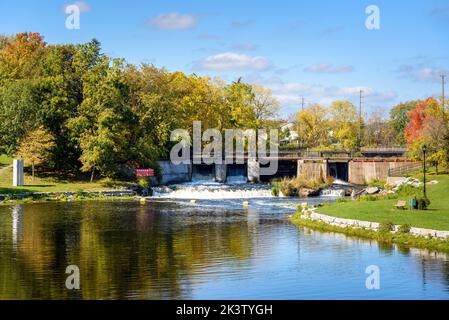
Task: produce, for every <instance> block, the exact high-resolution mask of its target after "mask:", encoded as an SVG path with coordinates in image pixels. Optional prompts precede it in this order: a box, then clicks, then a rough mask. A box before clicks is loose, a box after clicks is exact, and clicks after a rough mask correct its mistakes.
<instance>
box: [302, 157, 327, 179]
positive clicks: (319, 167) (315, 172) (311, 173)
mask: <svg viewBox="0 0 449 320" xmlns="http://www.w3.org/2000/svg"><path fill="white" fill-rule="evenodd" d="M298 176H303V177H305V178H306V179H307V180H319V179H323V180H324V179H326V176H327V163H326V160H313V161H311V160H298Z"/></svg>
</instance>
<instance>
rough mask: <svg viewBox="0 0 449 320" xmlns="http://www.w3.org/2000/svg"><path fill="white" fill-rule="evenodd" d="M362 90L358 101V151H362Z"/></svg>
mask: <svg viewBox="0 0 449 320" xmlns="http://www.w3.org/2000/svg"><path fill="white" fill-rule="evenodd" d="M362 99H363V90H360V101H359V137H358V147H359V151H360V150H361V149H362V101H363V100H362Z"/></svg>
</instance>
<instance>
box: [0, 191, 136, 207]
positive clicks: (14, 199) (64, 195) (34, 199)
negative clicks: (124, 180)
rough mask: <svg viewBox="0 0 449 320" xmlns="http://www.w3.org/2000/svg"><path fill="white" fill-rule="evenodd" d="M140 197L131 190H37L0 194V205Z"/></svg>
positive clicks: (118, 199)
mask: <svg viewBox="0 0 449 320" xmlns="http://www.w3.org/2000/svg"><path fill="white" fill-rule="evenodd" d="M136 199H138V197H137V195H136V193H135V192H134V191H131V190H110V191H100V192H86V191H78V192H36V193H30V194H16V195H0V206H2V205H15V204H21V203H44V202H74V201H93V200H94V201H125V200H136Z"/></svg>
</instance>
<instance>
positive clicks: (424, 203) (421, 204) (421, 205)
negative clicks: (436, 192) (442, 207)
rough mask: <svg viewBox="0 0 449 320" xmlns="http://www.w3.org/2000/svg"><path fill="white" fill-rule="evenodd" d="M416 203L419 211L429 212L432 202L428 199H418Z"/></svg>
mask: <svg viewBox="0 0 449 320" xmlns="http://www.w3.org/2000/svg"><path fill="white" fill-rule="evenodd" d="M416 202H417V204H418V210H427V208H428V207H429V206H430V200H429V199H427V198H426V197H422V198H418V199H417V200H416Z"/></svg>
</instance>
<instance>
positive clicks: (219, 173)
mask: <svg viewBox="0 0 449 320" xmlns="http://www.w3.org/2000/svg"><path fill="white" fill-rule="evenodd" d="M226 177H227V165H226V164H216V165H215V181H217V182H221V183H224V182H226Z"/></svg>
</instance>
